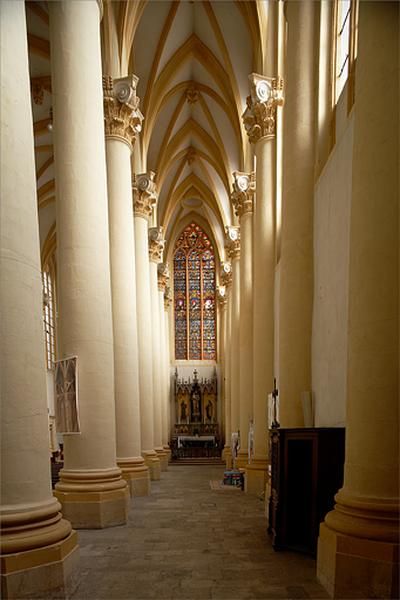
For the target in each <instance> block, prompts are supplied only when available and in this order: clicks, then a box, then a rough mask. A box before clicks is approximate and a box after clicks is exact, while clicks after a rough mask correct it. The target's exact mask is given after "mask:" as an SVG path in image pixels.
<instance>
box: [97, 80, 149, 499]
mask: <svg viewBox="0 0 400 600" xmlns="http://www.w3.org/2000/svg"><path fill="white" fill-rule="evenodd" d="M137 81H138V79H137V77H135V76H129V77H124V78H120V79H114V80H113V79H112V78H111V77H104V78H103V91H104V117H105V118H104V123H105V134H106V159H107V186H108V215H109V228H110V267H111V293H112V309H113V331H114V383H115V415H116V437H117V464H118V466H119V467H120V469H121V471H122V476H123V478H124V479H125V480H126V481H127V482H128V485H129V489H130V493H131V495H132V496H144V495H148V494H149V493H150V476H149V469H148V467H147V466H146V465H145V464H144V460H143V457H142V456H141V455H140V453H141V445H140V407H139V402H140V400H139V366H138V336H137V324H136V286H135V280H136V271H135V261H134V260H132V255H133V254H134V251H135V243H134V229H133V222H132V187H131V185H132V184H131V181H132V173H131V153H132V148H133V145H134V143H135V137H136V135H137V133H138V131H139V130H140V126H141V121H142V116H141V114H140V112H139V111H138V108H137V107H138V104H139V98H137V96H136V84H137Z"/></svg>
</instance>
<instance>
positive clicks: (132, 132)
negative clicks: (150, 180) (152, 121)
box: [103, 75, 143, 152]
mask: <svg viewBox="0 0 400 600" xmlns="http://www.w3.org/2000/svg"><path fill="white" fill-rule="evenodd" d="M138 81H139V78H138V77H136V75H128V76H127V77H120V78H118V79H113V78H112V77H110V76H109V75H104V76H103V102H104V128H105V135H106V138H116V139H119V140H121V141H123V142H125V143H126V144H128V146H129V148H130V150H131V152H132V149H133V146H134V145H135V140H136V137H137V136H138V134H139V133H140V131H141V130H142V121H143V115H142V113H141V112H140V110H139V104H140V98H139V97H138V96H136V86H137V83H138Z"/></svg>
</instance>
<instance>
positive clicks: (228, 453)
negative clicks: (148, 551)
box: [221, 446, 232, 469]
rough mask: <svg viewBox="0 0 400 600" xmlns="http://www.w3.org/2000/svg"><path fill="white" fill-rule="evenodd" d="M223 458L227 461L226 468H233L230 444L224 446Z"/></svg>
mask: <svg viewBox="0 0 400 600" xmlns="http://www.w3.org/2000/svg"><path fill="white" fill-rule="evenodd" d="M221 458H222V460H224V461H225V468H226V469H232V450H231V447H230V446H225V447H224V449H223V450H222V455H221Z"/></svg>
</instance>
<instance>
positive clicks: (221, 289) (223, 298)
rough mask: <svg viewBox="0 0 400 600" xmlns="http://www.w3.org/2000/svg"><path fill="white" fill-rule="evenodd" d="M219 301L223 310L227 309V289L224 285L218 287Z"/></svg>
mask: <svg viewBox="0 0 400 600" xmlns="http://www.w3.org/2000/svg"><path fill="white" fill-rule="evenodd" d="M217 300H218V304H219V306H220V308H221V309H224V308H226V304H227V297H226V288H225V286H224V285H220V286H218V289H217Z"/></svg>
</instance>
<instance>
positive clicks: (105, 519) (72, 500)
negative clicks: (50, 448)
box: [54, 469, 130, 529]
mask: <svg viewBox="0 0 400 600" xmlns="http://www.w3.org/2000/svg"><path fill="white" fill-rule="evenodd" d="M54 495H55V497H56V498H57V500H58V501H59V502H60V503H61V505H62V512H63V515H64V516H65V517H66V518H67V519H68V520H69V521H70V522H71V523H72V525H73V527H75V528H76V529H102V528H105V527H113V526H115V525H124V524H125V523H126V521H127V518H128V512H129V508H130V495H129V488H128V485H127V483H126V481H125V479H122V478H121V471H120V469H107V470H100V469H99V470H90V471H89V470H88V471H72V470H70V471H69V470H65V469H62V470H61V471H60V482H59V483H57V484H56V489H55V492H54Z"/></svg>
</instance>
